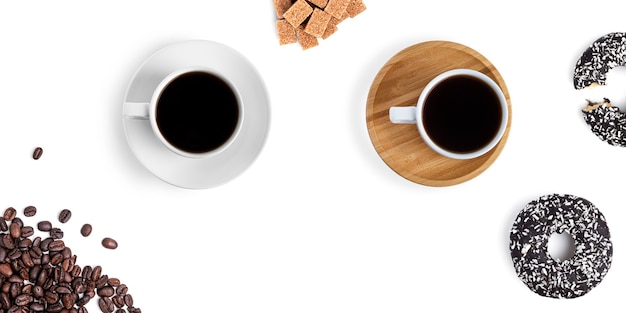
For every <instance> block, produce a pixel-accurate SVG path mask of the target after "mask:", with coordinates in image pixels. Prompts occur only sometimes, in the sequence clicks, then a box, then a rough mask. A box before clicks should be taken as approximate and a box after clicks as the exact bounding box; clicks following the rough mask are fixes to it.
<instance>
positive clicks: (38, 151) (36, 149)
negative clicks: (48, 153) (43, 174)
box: [33, 147, 43, 160]
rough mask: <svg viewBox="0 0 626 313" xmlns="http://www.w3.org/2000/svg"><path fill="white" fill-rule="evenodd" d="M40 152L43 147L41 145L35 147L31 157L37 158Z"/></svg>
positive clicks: (41, 152) (39, 156)
mask: <svg viewBox="0 0 626 313" xmlns="http://www.w3.org/2000/svg"><path fill="white" fill-rule="evenodd" d="M42 154H43V149H42V148H41V147H37V148H35V151H33V159H35V160H39V158H41V155H42Z"/></svg>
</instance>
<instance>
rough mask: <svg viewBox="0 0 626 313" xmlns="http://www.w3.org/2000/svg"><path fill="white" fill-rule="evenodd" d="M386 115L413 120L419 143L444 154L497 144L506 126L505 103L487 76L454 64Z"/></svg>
mask: <svg viewBox="0 0 626 313" xmlns="http://www.w3.org/2000/svg"><path fill="white" fill-rule="evenodd" d="M481 99H483V100H484V101H481ZM425 108H426V109H427V110H425ZM389 118H390V120H391V122H392V123H394V124H417V129H418V131H419V134H420V136H421V138H422V139H423V140H424V142H425V143H426V144H427V145H428V146H429V147H430V148H431V149H433V150H434V151H436V152H438V153H439V154H441V155H443V156H445V157H448V158H453V159H472V158H476V157H479V156H481V155H483V154H485V153H487V152H489V151H490V150H491V149H493V148H494V147H495V146H496V145H497V144H498V142H499V141H500V139H501V138H502V136H503V135H504V133H505V131H506V127H507V123H508V105H507V101H506V98H505V96H504V93H503V92H502V89H500V87H499V86H498V84H496V82H494V81H493V80H492V79H491V78H489V77H488V76H486V75H485V74H483V73H481V72H478V71H475V70H471V69H454V70H449V71H447V72H444V73H442V74H440V75H438V76H437V77H435V78H434V79H432V80H431V81H430V82H429V83H428V84H427V85H426V87H424V90H423V91H422V93H421V94H420V96H419V98H418V100H417V104H416V105H415V106H404V107H391V108H390V109H389ZM471 119H474V120H475V121H472V120H471ZM474 135H475V136H474Z"/></svg>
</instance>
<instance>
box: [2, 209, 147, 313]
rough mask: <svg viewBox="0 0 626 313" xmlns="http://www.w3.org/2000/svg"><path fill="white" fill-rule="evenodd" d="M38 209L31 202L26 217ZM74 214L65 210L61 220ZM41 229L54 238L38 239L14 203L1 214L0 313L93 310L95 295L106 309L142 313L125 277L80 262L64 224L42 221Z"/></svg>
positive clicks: (101, 308) (106, 310)
mask: <svg viewBox="0 0 626 313" xmlns="http://www.w3.org/2000/svg"><path fill="white" fill-rule="evenodd" d="M36 212H37V210H36V208H35V207H32V206H29V207H27V208H25V209H24V216H25V217H32V216H34V215H35V214H36ZM70 217H71V212H70V211H69V210H63V211H61V213H60V214H59V222H61V223H65V222H67V221H68V220H69V218H70ZM37 229H38V230H39V231H42V232H44V233H47V234H48V237H46V238H42V237H39V236H37V237H34V238H32V237H33V236H34V234H35V230H34V228H33V227H32V226H28V225H25V224H24V222H23V220H22V219H21V218H19V217H17V211H16V210H15V209H14V208H12V207H10V208H7V209H6V210H5V212H4V215H3V216H2V218H0V287H1V289H2V290H0V313H29V312H36V313H37V312H51V313H88V311H87V308H86V307H85V305H86V304H87V303H88V302H89V301H91V300H92V299H93V300H94V301H97V302H98V307H99V308H100V310H101V311H102V312H104V313H114V312H115V313H141V309H139V308H137V307H135V306H134V303H133V297H132V296H131V295H130V294H129V293H128V287H127V286H126V285H125V284H122V283H121V282H120V280H119V279H117V278H113V277H109V276H108V275H107V274H104V273H103V272H102V267H101V266H99V265H98V266H94V267H91V266H84V267H81V266H79V265H78V264H77V263H76V255H74V254H73V253H72V250H70V248H69V247H66V246H65V243H64V242H63V240H62V238H63V231H62V230H61V229H60V228H56V227H53V225H52V223H50V222H49V221H41V222H39V223H38V224H37ZM109 239H110V238H109ZM107 244H108V245H111V246H112V245H113V244H112V243H111V242H107ZM115 246H117V243H115Z"/></svg>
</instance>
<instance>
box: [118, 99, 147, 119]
mask: <svg viewBox="0 0 626 313" xmlns="http://www.w3.org/2000/svg"><path fill="white" fill-rule="evenodd" d="M149 107H150V103H149V102H124V112H123V114H124V117H125V118H130V119H136V120H147V119H148V118H149V116H150V110H149Z"/></svg>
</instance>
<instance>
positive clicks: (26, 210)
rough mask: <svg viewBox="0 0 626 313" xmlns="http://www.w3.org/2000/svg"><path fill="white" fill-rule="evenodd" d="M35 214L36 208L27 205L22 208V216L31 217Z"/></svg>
mask: <svg viewBox="0 0 626 313" xmlns="http://www.w3.org/2000/svg"><path fill="white" fill-rule="evenodd" d="M35 214H37V208H36V207H34V206H32V205H29V206H27V207H25V208H24V216H26V217H32V216H35Z"/></svg>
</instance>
